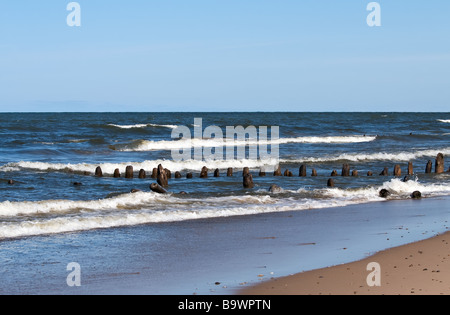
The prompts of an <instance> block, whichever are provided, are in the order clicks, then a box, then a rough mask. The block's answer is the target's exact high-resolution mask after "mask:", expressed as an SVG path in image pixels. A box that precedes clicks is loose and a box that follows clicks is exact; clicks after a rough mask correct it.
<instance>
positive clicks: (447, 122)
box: [438, 119, 450, 124]
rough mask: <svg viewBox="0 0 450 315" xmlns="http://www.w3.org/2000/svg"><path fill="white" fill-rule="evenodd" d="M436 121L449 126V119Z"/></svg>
mask: <svg viewBox="0 0 450 315" xmlns="http://www.w3.org/2000/svg"><path fill="white" fill-rule="evenodd" d="M438 121H440V122H443V123H446V124H450V119H438Z"/></svg>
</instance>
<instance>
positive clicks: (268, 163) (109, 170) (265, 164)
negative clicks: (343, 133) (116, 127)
mask: <svg viewBox="0 0 450 315" xmlns="http://www.w3.org/2000/svg"><path fill="white" fill-rule="evenodd" d="M278 163H279V161H278V160H277V159H266V160H250V159H240V160H223V161H222V160H218V161H196V160H188V161H180V162H175V161H172V160H148V161H143V162H123V163H99V164H87V163H81V164H70V163H68V164H64V163H47V162H28V161H21V162H13V163H8V164H6V165H3V166H0V172H7V171H19V170H21V169H27V170H34V171H53V172H79V173H84V172H90V173H94V172H95V169H96V168H97V166H100V167H101V168H102V171H103V174H107V175H112V174H114V171H115V169H117V168H118V169H119V170H120V172H121V173H125V170H126V167H127V166H128V165H132V166H133V167H134V169H135V170H140V169H144V170H146V171H147V172H151V171H152V170H153V168H156V167H158V165H159V164H162V165H163V166H164V168H167V169H169V170H171V171H172V172H176V171H200V170H201V169H202V167H204V166H206V167H207V168H208V169H210V170H215V169H217V168H218V169H220V170H225V169H227V168H229V167H231V168H235V169H243V168H244V167H249V168H253V169H256V168H266V169H267V171H270V170H272V171H273V169H274V167H275V166H277V165H278Z"/></svg>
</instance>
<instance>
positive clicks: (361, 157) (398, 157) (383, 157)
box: [280, 147, 450, 163]
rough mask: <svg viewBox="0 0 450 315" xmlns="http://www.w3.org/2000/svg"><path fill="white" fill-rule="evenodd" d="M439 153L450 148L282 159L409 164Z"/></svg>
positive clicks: (449, 152) (286, 161)
mask: <svg viewBox="0 0 450 315" xmlns="http://www.w3.org/2000/svg"><path fill="white" fill-rule="evenodd" d="M439 153H442V154H444V155H450V147H449V148H443V149H440V150H418V151H415V152H392V153H388V152H377V153H343V154H340V155H335V156H325V157H305V158H302V159H295V160H286V159H282V160H280V162H282V163H302V162H310V163H320V162H334V161H352V162H364V161H397V162H408V161H412V160H415V159H418V158H423V157H434V158H435V157H436V156H437V155H438V154H439Z"/></svg>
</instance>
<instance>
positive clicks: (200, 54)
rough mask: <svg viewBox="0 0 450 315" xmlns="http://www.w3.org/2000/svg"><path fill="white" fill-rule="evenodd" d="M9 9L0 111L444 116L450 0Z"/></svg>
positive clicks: (202, 0)
mask: <svg viewBox="0 0 450 315" xmlns="http://www.w3.org/2000/svg"><path fill="white" fill-rule="evenodd" d="M69 2H70V1H68V0H64V1H63V0H54V1H45V2H44V1H31V2H30V1H24V0H17V1H8V2H5V3H2V6H1V10H0V86H1V88H0V91H1V93H0V112H3V113H4V112H444V113H445V112H449V108H450V106H449V102H450V88H449V86H450V78H449V76H448V73H450V41H449V40H448V38H449V35H450V20H449V19H448V13H449V12H450V2H449V1H444V0H435V1H424V0H422V1H406V0H398V1H395V2H394V1H386V0H380V1H377V2H378V3H379V4H380V6H381V21H382V23H381V26H380V27H369V26H368V25H367V22H366V19H367V16H368V14H369V13H370V12H369V11H367V5H368V3H369V2H371V1H369V0H357V1H345V2H344V1H335V0H320V1H317V0H316V1H312V0H307V1H298V0H285V1H283V5H280V4H279V3H276V2H274V1H273V0H272V1H269V0H258V1H257V0H244V1H243V0H229V1H226V2H211V1H209V0H192V1H189V3H188V2H186V1H183V0H173V1H170V2H167V1H156V0H131V1H127V2H112V1H101V0H89V1H87V0H83V1H77V2H78V3H79V4H80V7H81V14H80V16H81V26H80V27H77V26H75V27H70V26H68V25H67V16H68V15H69V14H70V12H69V11H67V9H66V7H67V4H68V3H69Z"/></svg>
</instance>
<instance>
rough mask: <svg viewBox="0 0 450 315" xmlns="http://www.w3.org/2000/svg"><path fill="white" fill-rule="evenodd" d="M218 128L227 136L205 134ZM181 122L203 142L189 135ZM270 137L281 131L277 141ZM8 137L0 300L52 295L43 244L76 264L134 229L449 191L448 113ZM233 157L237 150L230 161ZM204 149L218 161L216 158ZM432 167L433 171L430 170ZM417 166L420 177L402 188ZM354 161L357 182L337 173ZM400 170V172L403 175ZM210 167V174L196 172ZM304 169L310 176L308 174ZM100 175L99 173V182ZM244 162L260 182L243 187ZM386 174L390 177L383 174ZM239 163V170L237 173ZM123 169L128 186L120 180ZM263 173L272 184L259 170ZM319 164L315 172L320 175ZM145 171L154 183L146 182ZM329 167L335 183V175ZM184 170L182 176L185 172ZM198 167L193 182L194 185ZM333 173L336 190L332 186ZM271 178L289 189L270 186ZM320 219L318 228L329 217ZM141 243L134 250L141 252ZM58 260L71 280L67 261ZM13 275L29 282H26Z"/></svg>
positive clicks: (25, 119) (44, 118) (76, 122)
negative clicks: (230, 133) (164, 178)
mask: <svg viewBox="0 0 450 315" xmlns="http://www.w3.org/2000/svg"><path fill="white" fill-rule="evenodd" d="M199 121H200V122H201V125H199ZM210 126H213V127H214V128H215V129H214V130H216V131H217V130H218V129H220V130H222V131H223V132H222V133H220V132H216V133H215V134H214V135H212V134H211V133H208V132H205V131H207V130H208V128H209V127H210ZM241 126H242V127H243V129H244V130H246V131H250V130H256V131H257V134H258V137H257V138H250V137H247V138H245V139H244V140H242V139H234V138H233V141H231V142H225V140H224V138H225V137H226V131H227V128H230V127H231V128H233V127H234V128H235V130H238V129H237V128H240V127H241ZM180 127H182V128H183V129H181V130H189V131H190V136H191V137H192V138H193V139H192V140H191V139H188V138H186V137H185V138H182V137H181V136H180V134H179V133H178V132H177V130H180V129H179V128H180ZM274 128H277V129H274ZM241 130H242V129H241ZM264 130H269V133H268V139H267V140H262V139H261V138H259V137H260V136H261V135H262V131H264ZM270 130H272V133H273V130H278V131H279V132H278V134H277V135H276V137H272V138H271V136H274V134H273V135H271V133H270ZM199 131H200V137H198V132H199ZM0 134H1V137H0V257H1V258H2V261H3V262H2V264H3V268H2V272H1V273H0V275H1V276H2V281H3V283H4V284H3V285H0V287H1V289H0V292H1V293H11V292H12V293H23V292H25V293H40V292H48V291H51V290H49V288H48V286H47V287H46V290H43V291H41V289H42V288H40V287H39V286H38V285H37V282H39V281H37V280H35V281H33V279H34V277H38V276H36V274H37V271H36V270H40V272H41V273H43V274H45V272H44V271H43V269H39V268H38V267H36V265H35V263H37V264H38V265H39V264H40V266H41V267H42V266H45V267H42V268H44V269H45V270H47V269H48V270H51V268H52V261H54V256H52V257H53V258H51V257H50V258H49V257H48V256H46V254H43V251H44V252H45V248H46V246H48V247H49V248H52V246H54V247H53V249H52V250H50V249H49V251H50V252H51V253H52V255H55V253H57V252H58V251H64V252H66V257H67V253H69V252H70V248H72V249H73V248H75V249H76V248H79V247H81V248H84V250H83V253H84V254H83V255H86V253H89V252H100V251H101V250H100V248H104V247H101V246H100V245H98V244H100V243H101V244H103V242H104V241H105V239H108V240H110V241H111V240H112V241H111V243H109V244H112V245H111V246H114V245H113V244H114V239H119V240H122V241H123V237H124V236H123V233H124V231H127V232H126V235H130V233H131V234H133V235H134V233H138V232H139V233H141V232H142V231H143V230H144V231H147V232H148V229H150V230H151V229H158V228H161V227H165V228H167V229H170V231H171V233H170V235H171V237H173V236H174V235H176V237H177V238H179V237H181V238H183V235H182V234H181V233H182V231H184V232H185V229H183V228H182V227H180V224H181V225H182V224H183V223H186V224H193V223H194V222H202V224H205V222H206V223H207V222H216V221H217V220H228V221H226V222H234V220H238V219H239V218H240V219H242V220H248V219H250V218H252V217H255V216H260V215H264V214H271V215H273V214H279V213H281V214H283V213H292V212H296V213H308V215H309V216H314V215H315V214H317V216H318V217H319V216H320V215H323V212H321V211H322V209H330V208H331V209H334V210H333V211H336V212H339V211H340V210H339V209H345V207H348V206H357V205H363V204H374V205H375V204H377V205H381V204H383V203H386V202H395V201H400V200H403V201H407V202H410V201H411V193H413V192H414V191H420V192H421V194H422V199H432V198H440V197H446V196H450V173H449V172H448V170H449V166H450V159H449V158H448V157H449V156H450V141H449V140H450V113H310V112H308V113H292V112H290V113H275V112H271V113H264V112H255V113H243V112H242V113H2V114H0ZM194 135H196V136H197V137H196V138H195V139H194ZM184 136H186V135H184ZM247 136H249V135H247ZM258 145H266V146H267V147H268V151H269V152H270V150H271V149H272V146H275V145H276V146H277V150H276V152H275V150H273V151H272V153H277V154H272V155H269V157H268V158H267V156H264V157H263V156H262V155H260V154H258V151H257V153H256V155H255V154H253V153H254V152H253V151H252V150H255V146H256V147H257V146H258ZM274 148H275V147H274ZM230 149H231V150H235V151H234V152H236V153H234V154H233V155H231V156H226V154H225V152H227V150H230ZM259 150H261V148H259ZM180 152H184V153H187V154H185V155H184V156H185V157H186V158H185V159H182V160H180V159H175V158H174V156H175V155H176V153H180ZM199 152H200V158H199V154H198V153H199ZM202 152H208V153H211V152H213V153H215V154H214V159H211V158H210V155H209V156H206V155H202V154H201V153H202ZM239 152H241V153H242V152H244V153H243V155H242V154H238V153H239ZM259 152H260V151H259ZM439 153H442V154H443V155H444V157H446V158H447V160H448V162H447V164H446V165H445V172H444V173H442V174H435V172H434V167H435V159H436V157H437V155H438V154H439ZM189 157H190V158H189ZM428 161H432V163H433V171H432V173H425V168H426V164H427V162H428ZM409 162H412V163H413V166H414V174H413V175H410V176H409V177H408V178H407V180H405V176H406V175H407V169H408V163H409ZM344 164H348V165H349V167H350V169H351V171H353V170H355V171H357V174H356V173H355V175H356V176H340V175H341V171H342V168H343V165H344ZM158 165H162V166H163V167H164V168H166V169H168V170H170V171H171V174H172V178H171V179H169V186H168V187H167V188H166V189H167V193H166V194H158V193H155V192H152V191H151V190H150V188H149V186H150V184H152V183H155V182H156V179H154V178H152V177H151V175H152V172H153V169H154V168H157V167H158ZM278 165H279V166H280V168H281V171H282V174H284V173H285V171H286V170H289V171H290V172H291V173H292V176H274V175H273V169H274V168H276V167H277V166H278ZM396 165H399V166H400V167H401V170H402V174H401V175H399V174H397V175H398V176H394V167H395V166H396ZM127 166H133V169H134V178H125V169H126V167H127ZM204 166H206V167H207V168H208V171H209V172H208V177H207V178H200V171H201V169H202V168H203V167H204ZM301 166H303V167H304V168H306V176H299V175H300V174H299V169H300V167H301ZM97 167H101V169H102V171H103V176H102V177H99V176H95V170H96V168H97ZM245 167H248V168H249V170H250V173H251V174H252V176H253V182H254V187H253V188H244V187H243V177H242V174H243V169H244V168H245ZM386 167H387V168H388V169H389V172H388V175H387V176H381V175H380V173H381V172H382V171H383V170H384V169H385V168H386ZM229 168H232V169H233V176H227V170H228V169H229ZM116 169H119V171H120V173H121V177H120V178H114V177H113V174H114V171H115V170H116ZM261 169H264V170H266V174H265V176H260V170H261ZM313 169H314V170H315V171H316V173H317V176H312V171H313ZM140 170H144V171H145V173H146V178H138V172H139V171H140ZM216 170H217V172H218V173H219V174H218V177H215V176H214V172H215V171H216ZM333 170H336V171H337V173H338V176H335V177H331V173H332V171H333ZM175 172H179V173H180V175H181V177H180V178H175V176H174V174H175ZM369 172H371V173H372V176H368V173H369ZM188 173H192V174H193V177H192V178H187V177H186V175H187V174H188ZM330 178H333V180H334V187H328V186H327V182H328V180H329V179H330ZM274 184H276V185H277V186H278V187H279V189H277V190H276V191H269V188H270V187H271V186H272V185H274ZM382 189H386V190H388V191H389V192H390V195H389V196H388V197H387V198H382V197H380V195H379V192H380V190H382ZM132 190H134V192H133V193H132V192H131V191H132ZM446 208H447V209H446V210H449V211H450V207H448V206H447V207H446ZM221 222H222V221H221ZM312 222H315V223H314V224H316V226H315V228H316V229H318V230H320V229H321V223H320V222H316V221H314V220H313V221H312ZM212 226H213V225H212ZM163 230H164V229H163ZM232 230H233V229H232V228H231V227H230V231H231V232H229V233H232ZM178 231H179V232H178ZM184 232H183V233H184ZM121 233H122V234H121ZM155 233H156V232H155ZM161 233H162V232H161ZM177 233H178V234H177ZM119 234H121V235H122V238H120V237H119V236H118V235H119ZM103 236H104V237H105V239H102V237H103ZM149 237H151V238H157V239H160V238H164V235H161V234H160V233H156V234H151V233H150V236H149ZM132 239H133V237H131V240H132ZM61 240H64V242H62V241H61ZM131 240H130V241H129V242H128V243H127V244H128V245H126V246H132V245H131V244H132V241H131ZM166 241H167V240H166ZM55 242H56V243H55ZM61 242H62V243H61ZM67 242H69V243H70V244H69V245H67ZM98 242H99V243H98ZM118 242H120V241H118ZM51 244H53V245H51ZM102 246H103V245H102ZM38 248H39V249H41V250H37V249H38ZM169 250H170V248H165V249H164V250H159V251H157V252H153V254H154V255H163V254H164V252H165V251H169ZM47 253H48V252H47ZM184 255H187V256H189V255H190V254H189V253H185V254H184ZM78 259H80V258H79V257H78ZM93 261H95V260H93ZM68 262H69V261H68ZM68 262H67V263H68ZM54 264H56V265H58V264H61V265H62V266H63V267H61V268H60V269H61V270H62V271H61V273H62V274H64V273H65V272H66V270H65V269H64V268H65V260H61V261H60V260H57V259H56V261H54ZM20 266H21V267H20ZM24 266H29V267H24ZM30 266H34V267H30ZM15 268H19V269H15ZM30 268H31V269H30ZM36 268H38V269H36ZM115 268H117V266H116V267H115ZM138 269H139V268H138ZM14 270H16V272H15V271H14ZM140 272H142V270H140V271H137V273H140ZM119 273H120V272H118V271H117V270H116V271H114V272H110V274H114V275H117V274H119ZM31 274H32V275H31ZM131 274H133V272H131ZM17 275H21V277H22V278H25V277H26V279H27V280H26V281H25V280H24V282H23V283H22V282H21V280H19V279H17V278H16V276H17ZM42 277H44V276H42ZM30 279H31V280H30ZM94 282H95V281H94ZM213 282H214V281H213ZM17 283H19V284H20V283H22V284H21V285H18V284H17ZM100 287H101V285H100ZM172 288H173V287H172ZM189 290H191V289H189ZM191 291H194V289H192V290H191ZM191 291H188V292H191ZM95 292H103V291H101V290H100V291H95ZM154 292H165V291H164V290H163V291H158V290H156V291H154ZM154 292H153V291H151V290H150V291H149V292H147V293H154ZM171 292H172V291H171ZM174 292H176V290H175V291H174ZM183 292H184V291H183Z"/></svg>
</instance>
